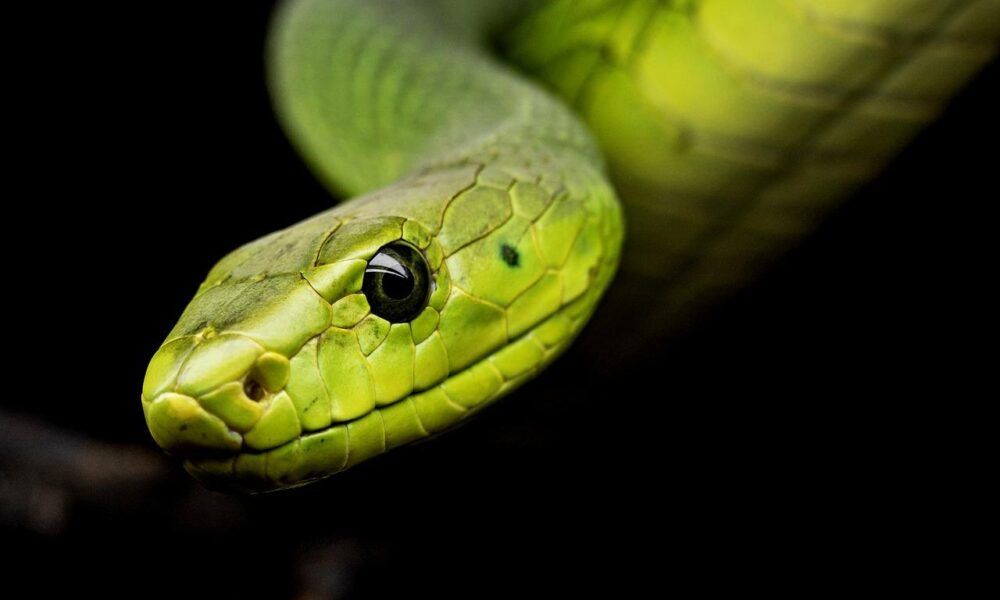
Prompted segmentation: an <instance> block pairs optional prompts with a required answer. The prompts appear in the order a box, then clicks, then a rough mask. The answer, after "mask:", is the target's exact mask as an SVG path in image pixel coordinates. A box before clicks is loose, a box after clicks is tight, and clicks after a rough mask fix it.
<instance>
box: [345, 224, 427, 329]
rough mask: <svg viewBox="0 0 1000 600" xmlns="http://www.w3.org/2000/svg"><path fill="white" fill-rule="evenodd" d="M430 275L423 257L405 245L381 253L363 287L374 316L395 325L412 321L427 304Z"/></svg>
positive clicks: (397, 243)
mask: <svg viewBox="0 0 1000 600" xmlns="http://www.w3.org/2000/svg"><path fill="white" fill-rule="evenodd" d="M429 289H430V273H429V272H428V269H427V263H426V261H425V260H424V256H423V254H421V253H420V251H419V250H417V249H416V248H414V247H412V246H410V245H409V244H405V243H402V242H395V243H392V244H389V245H387V246H383V247H382V248H380V249H379V251H378V252H377V253H375V256H373V257H372V258H371V260H369V261H368V268H367V269H365V278H364V282H363V283H362V286H361V291H362V292H364V294H365V297H366V298H367V299H368V305H369V306H370V307H371V310H372V313H374V314H375V315H377V316H379V317H382V318H383V319H386V320H387V321H390V322H393V323H402V322H406V321H411V320H413V319H415V318H416V317H417V315H419V314H420V313H421V312H422V311H423V309H424V306H425V305H426V304H427V298H428V295H429V294H428V292H429Z"/></svg>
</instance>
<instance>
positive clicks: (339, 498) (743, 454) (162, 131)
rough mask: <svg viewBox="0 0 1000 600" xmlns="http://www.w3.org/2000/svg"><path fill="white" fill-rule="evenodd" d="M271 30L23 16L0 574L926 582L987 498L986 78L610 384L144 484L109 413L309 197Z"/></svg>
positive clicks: (310, 588)
mask: <svg viewBox="0 0 1000 600" xmlns="http://www.w3.org/2000/svg"><path fill="white" fill-rule="evenodd" d="M78 10H79V9H78ZM269 10H270V3H268V2H253V3H249V2H247V3H186V4H185V3H176V4H159V5H154V4H151V5H143V6H142V7H141V8H136V7H132V8H129V9H123V12H118V11H114V10H112V9H111V8H103V9H100V11H101V12H90V13H87V14H74V13H63V12H60V10H59V9H55V8H53V9H52V13H51V14H48V15H41V16H35V20H34V21H31V23H32V24H34V25H37V24H39V23H40V24H41V29H40V31H39V32H37V33H38V35H36V36H34V38H33V39H34V41H33V43H32V44H30V45H27V46H22V47H21V51H20V52H19V53H18V54H17V59H16V62H17V68H16V69H15V70H16V73H15V74H12V77H14V76H17V77H19V78H22V77H23V79H18V81H17V83H12V85H11V90H13V93H12V94H11V96H13V97H14V99H15V100H17V101H19V104H20V103H23V104H24V106H23V107H20V106H19V108H18V110H19V111H20V112H18V113H14V114H13V117H14V118H13V119H12V121H14V123H12V125H14V126H20V127H24V128H25V129H27V135H26V136H25V137H24V138H23V141H20V142H18V144H19V145H17V146H16V148H15V154H16V155H17V156H16V158H15V159H12V160H11V163H10V167H13V169H12V170H13V171H14V172H13V173H12V175H13V177H12V178H11V183H10V187H9V188H8V193H7V194H6V197H7V202H6V203H5V204H6V211H5V213H6V218H5V224H6V229H7V236H6V241H5V243H6V246H7V252H6V254H7V261H8V269H7V270H6V271H7V276H6V277H5V281H6V283H5V286H4V289H5V292H6V293H5V296H6V298H7V299H8V301H9V302H10V306H11V307H10V308H8V309H5V313H6V314H7V316H8V322H7V328H6V331H7V332H8V340H7V341H8V344H7V346H8V348H7V351H8V352H9V354H8V358H7V364H8V369H7V373H6V376H7V382H8V385H7V386H5V387H6V392H5V393H4V394H3V396H2V398H3V399H2V408H0V411H2V412H0V492H2V493H0V517H2V520H0V548H2V549H3V550H4V551H5V554H7V553H10V555H11V556H13V559H7V560H6V562H5V564H4V571H5V572H6V573H8V574H9V575H12V576H13V578H14V580H15V581H17V580H23V581H25V582H29V583H30V584H31V585H32V586H34V589H38V590H47V589H50V588H52V587H63V586H66V587H67V588H69V589H75V590H77V591H84V590H94V591H104V592H113V591H126V592H131V593H135V594H138V593H146V592H150V593H156V594H159V593H163V594H169V595H172V596H174V597H189V596H190V597H197V596H200V595H202V594H207V593H217V594H224V595H225V596H226V597H230V596H237V595H239V596H242V597H256V596H261V595H264V596H270V597H288V596H292V595H298V596H300V597H306V596H307V595H308V594H309V593H315V594H316V595H317V596H318V597H380V596H384V595H387V594H388V593H390V592H399V593H419V594H421V595H422V594H423V593H430V592H434V593H437V594H440V593H445V592H458V593H463V592H464V593H465V594H467V595H473V596H478V595H485V594H486V593H488V592H496V591H498V590H510V591H513V592H518V593H520V592H525V593H528V592H532V591H551V592H553V593H567V592H569V591H570V589H571V588H572V589H580V590H586V591H594V592H598V591H607V592H609V595H615V596H618V595H623V594H625V593H628V592H630V591H631V592H634V593H638V590H644V589H647V588H650V586H652V587H651V589H652V590H656V591H657V592H659V591H660V590H663V591H671V590H673V591H677V590H680V589H682V588H688V587H691V586H695V587H696V589H700V590H702V591H703V592H705V593H710V592H712V591H716V590H718V589H720V588H722V587H725V588H732V587H733V586H735V587H737V588H739V589H756V590H775V591H777V590H786V591H791V590H801V589H809V590H815V589H838V588H839V589H842V590H848V589H849V590H855V589H858V586H859V585H861V583H860V582H861V581H863V580H865V579H866V578H868V577H875V578H877V579H878V580H879V581H880V582H881V583H880V586H887V589H891V588H892V583H891V582H892V581H899V580H906V581H910V582H916V581H930V580H933V579H935V577H936V576H939V575H941V573H939V572H937V571H935V570H934V569H930V570H926V569H923V568H922V567H921V565H923V564H924V563H923V561H925V560H927V557H928V556H934V555H935V553H936V552H938V551H939V549H940V547H941V546H940V544H939V543H938V540H939V539H940V538H939V537H938V536H940V535H944V536H946V537H947V536H948V535H950V534H949V531H950V527H952V526H954V528H956V529H962V528H963V527H964V525H961V520H962V515H961V513H960V512H959V513H955V514H953V513H951V512H950V509H949V510H947V511H945V512H947V513H948V516H946V518H945V521H947V524H945V521H940V520H938V519H937V518H939V517H941V516H942V514H941V513H942V510H944V509H942V508H941V505H939V504H937V501H936V500H935V501H931V499H932V498H935V499H936V498H940V497H941V496H942V494H943V495H944V496H945V497H948V498H951V499H952V500H956V499H957V500H958V504H963V501H962V500H961V499H962V498H965V497H968V498H970V501H971V500H972V499H974V498H975V496H976V492H975V487H976V485H978V482H979V481H981V480H982V479H983V477H981V476H977V475H975V474H974V473H971V468H970V466H969V465H970V462H971V461H972V460H974V459H975V457H976V455H977V454H978V452H979V449H978V447H977V446H976V444H977V442H978V441H979V439H980V438H979V435H978V434H976V433H973V432H974V431H975V427H974V425H975V421H976V420H977V417H976V416H975V408H974V404H973V405H972V406H971V407H970V408H969V410H968V411H966V409H965V408H964V407H966V406H967V403H969V401H970V400H972V401H979V402H984V401H986V400H987V399H988V397H989V395H990V393H988V392H987V391H985V390H988V389H990V388H989V387H984V388H979V387H976V385H975V384H974V379H975V378H976V377H977V376H979V375H982V374H983V373H984V372H988V370H989V369H990V365H989V362H990V361H989V356H990V354H989V353H990V352H992V350H989V349H988V347H989V345H990V343H991V342H989V341H988V340H989V336H988V331H990V330H991V328H990V327H989V326H988V324H987V321H988V319H987V315H988V313H987V311H986V309H987V308H990V309H991V308H993V307H992V306H990V301H989V298H990V296H988V295H987V291H986V290H987V289H988V285H989V284H991V283H992V280H994V279H995V273H996V271H995V267H994V265H993V264H992V261H991V260H990V259H989V257H988V254H987V250H988V248H989V246H990V245H991V242H992V239H994V237H995V233H991V232H990V231H989V230H990V227H991V221H992V213H993V211H994V209H993V205H994V204H995V203H996V200H997V188H996V183H995V175H996V173H995V172H996V169H997V155H996V150H995V146H994V144H995V140H996V139H997V133H998V128H997V117H996V107H997V106H998V99H1000V92H998V88H997V85H996V80H997V70H998V67H997V65H996V64H994V65H992V66H991V67H990V68H989V69H988V70H987V71H986V72H984V73H983V75H982V76H980V77H979V78H978V79H977V80H976V81H975V82H974V83H973V84H972V85H971V86H970V87H969V88H968V89H967V90H966V91H965V92H964V93H963V94H961V95H960V96H959V97H958V98H957V99H956V100H955V101H954V102H953V104H952V105H951V106H950V108H949V110H948V111H947V113H946V115H945V116H944V118H943V119H942V120H941V121H939V122H938V123H936V124H935V125H933V126H932V127H930V128H929V129H927V130H926V131H925V132H924V133H923V134H922V135H921V136H920V138H919V139H918V140H917V141H916V142H915V143H914V144H913V145H912V146H911V147H909V148H908V149H907V150H906V151H905V152H904V153H903V154H902V155H901V156H900V157H899V158H898V159H897V160H896V161H895V162H894V163H893V164H892V166H891V167H890V168H889V169H888V170H887V171H886V172H885V174H884V175H883V176H882V177H880V178H879V179H878V180H876V181H874V182H873V183H871V184H870V185H869V186H867V187H866V188H865V189H863V190H862V191H861V192H860V193H858V194H856V195H855V196H854V197H853V198H851V199H850V200H849V201H848V202H847V203H845V204H844V205H843V206H842V207H841V208H840V209H838V210H837V211H836V212H835V213H834V214H832V215H831V216H830V218H829V219H827V220H826V221H825V222H824V224H823V225H822V226H821V227H820V228H819V229H818V230H817V231H816V232H815V234H813V235H812V236H811V237H810V238H809V239H807V240H806V241H805V242H804V243H803V244H802V245H801V246H800V247H799V248H797V249H796V250H794V251H793V252H791V253H789V254H788V255H787V256H786V257H784V258H783V259H782V260H781V261H780V262H779V263H778V264H777V265H776V266H775V267H774V268H773V269H772V270H770V271H769V272H768V273H766V274H765V275H764V276H763V277H761V278H760V279H759V280H758V281H757V282H756V283H755V284H754V285H753V286H752V287H750V288H748V289H746V290H744V291H742V292H741V293H739V294H738V295H737V296H736V297H734V298H733V299H731V300H730V301H728V302H727V303H726V304H725V305H723V306H721V307H720V308H719V309H717V310H715V311H713V312H712V314H711V315H709V317H708V318H707V319H706V322H705V323H704V324H703V325H702V326H701V327H699V328H698V329H697V330H696V331H694V332H693V333H691V334H689V335H686V336H684V337H681V338H675V339H671V340H668V341H666V342H665V343H664V345H663V347H662V348H661V350H660V351H659V352H658V353H653V354H650V355H648V356H646V357H645V358H644V359H643V360H642V361H641V362H640V363H637V364H635V365H634V367H632V368H631V369H630V370H629V371H628V372H627V373H625V374H622V375H620V376H615V377H614V378H608V377H605V376H603V375H601V374H600V373H599V372H596V371H593V370H590V369H588V368H587V367H586V364H587V363H586V362H585V361H584V360H583V359H582V358H581V357H580V356H578V355H577V354H576V353H574V352H572V351H571V352H570V353H569V354H568V355H567V356H566V357H564V358H563V359H561V360H560V361H559V362H558V363H557V364H556V365H554V366H553V367H552V368H551V369H550V370H549V371H547V372H546V373H545V374H544V375H543V376H542V377H541V378H540V379H539V380H538V381H537V382H536V383H535V385H533V386H529V387H527V388H525V389H524V390H522V391H521V392H518V393H517V394H515V395H514V396H512V397H511V398H509V399H507V400H505V401H504V402H502V403H500V404H499V405H498V406H496V407H495V408H493V409H491V410H490V411H488V412H487V413H486V414H485V415H484V416H482V417H481V418H479V419H477V420H475V421H474V422H472V423H470V424H468V425H466V426H464V427H462V428H460V429H459V430H457V431H455V432H453V433H450V434H449V435H446V436H443V437H440V438H438V439H436V440H434V441H432V442H429V443H425V444H420V445H417V446H415V447H413V448H410V449H408V450H404V451H398V452H395V453H391V454H389V455H387V456H385V457H382V458H380V459H377V460H375V461H373V462H372V463H370V464H368V465H365V466H363V467H361V468H358V469H355V470H353V471H351V472H348V473H345V474H343V475H340V476H338V477H336V478H334V479H332V480H328V481H326V482H323V483H321V484H317V485H314V486H310V487H308V488H305V489H302V490H298V491H293V492H290V493H285V494H280V495H274V496H268V497H255V498H236V497H230V496H224V495H221V494H215V493H213V492H207V491H204V490H202V489H201V488H199V487H198V486H196V485H195V484H193V483H192V482H191V481H189V479H188V478H187V476H186V475H185V474H183V473H182V472H181V471H180V469H179V467H178V466H177V465H173V464H169V463H167V462H166V461H165V459H162V458H161V457H160V455H159V453H158V452H156V451H155V448H154V447H153V444H152V442H151V440H150V439H149V437H148V433H147V432H146V428H145V425H144V423H143V419H142V412H141V409H140V406H139V398H138V394H139V387H140V384H141V380H142V375H143V373H144V370H145V366H146V362H147V360H148V358H149V357H150V356H151V355H152V353H153V352H154V351H155V350H156V348H157V347H158V345H159V343H160V342H161V341H162V339H163V337H164V336H165V335H166V333H167V332H168V331H169V329H170V327H171V326H172V325H173V322H174V320H175V319H176V317H177V316H178V315H179V314H180V312H181V310H182V309H183V307H184V305H185V304H186V303H187V301H188V300H189V298H190V296H191V295H192V293H193V291H194V290H195V288H196V287H197V285H198V283H200V281H201V278H202V277H203V276H204V275H205V273H207V271H208V269H209V267H210V266H211V265H212V264H213V263H214V261H215V260H216V259H218V258H219V257H221V256H222V255H223V254H224V253H226V252H227V251H229V250H231V249H232V248H234V247H236V246H237V245H239V244H241V243H243V242H245V241H247V240H250V239H253V238H255V237H258V236H260V235H263V234H265V233H268V232H270V231H272V230H274V229H276V228H277V227H279V226H284V225H287V224H290V223H293V222H295V221H297V220H299V219H302V218H305V217H308V216H311V215H312V214H315V213H316V212H318V211H320V210H323V209H325V208H326V207H328V206H329V205H330V204H331V199H330V197H329V195H328V194H327V192H326V191H324V190H323V189H322V188H321V187H320V186H319V185H318V184H317V183H316V182H315V181H314V180H313V178H312V177H311V175H310V174H309V173H308V172H307V170H306V169H305V167H304V166H303V165H302V164H301V162H300V161H299V159H298V158H297V157H296V155H295V154H294V152H293V151H292V150H291V148H290V146H289V144H288V143H287V141H286V140H285V138H284V137H283V135H282V133H281V132H280V130H279V128H278V126H277V124H276V123H275V120H274V117H273V115H272V111H271V108H270V106H269V102H268V98H267V93H266V89H265V87H264V77H263V64H264V63H263V35H264V32H265V31H266V24H267V16H268V13H269ZM15 181H16V182H17V183H15ZM993 393H995V392H993ZM94 457H97V458H94ZM130 457H131V458H130ZM84 459H86V460H91V459H93V460H94V461H96V462H94V463H93V464H92V465H91V467H93V468H92V469H91V471H88V469H87V466H86V465H83V466H80V465H79V464H77V463H79V462H80V461H84ZM98 459H99V460H98ZM67 461H68V463H70V464H72V465H74V466H73V467H72V468H69V467H66V466H65V465H66V464H67ZM74 461H75V462H74ZM102 461H103V462H102ZM94 465H97V466H96V467H94ZM123 465H125V466H123ZM129 465H131V467H129V468H134V469H137V471H136V472H138V473H140V475H138V476H136V478H135V479H134V480H131V484H130V483H129V481H130V480H129V475H128V473H129V472H130V471H129V470H128V468H127V467H128V466H129ZM136 465H138V466H136ZM94 469H97V470H99V471H100V470H108V469H110V470H113V471H116V472H118V473H119V474H121V476H119V477H113V476H112V477H110V478H107V479H102V477H101V475H100V474H95V473H94V472H92V471H93V470H94ZM988 473H990V475H993V474H995V469H994V470H993V471H988ZM987 479H988V478H987ZM38 506H42V507H43V509H38ZM32 507H34V508H32ZM44 507H48V508H44ZM39 510H41V512H40V513H39V512H38V511H39ZM46 511H48V512H46ZM26 515H27V516H26ZM949 519H954V521H950V520H949ZM802 581H806V582H808V583H806V584H802V583H801V582H802ZM11 585H13V584H11ZM800 585H807V586H808V587H806V588H800V587H799V586H800Z"/></svg>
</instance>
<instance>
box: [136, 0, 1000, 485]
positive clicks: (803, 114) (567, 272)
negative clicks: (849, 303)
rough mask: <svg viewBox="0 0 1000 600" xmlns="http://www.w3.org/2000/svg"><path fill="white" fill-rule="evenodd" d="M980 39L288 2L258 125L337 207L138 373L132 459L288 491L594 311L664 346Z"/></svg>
mask: <svg viewBox="0 0 1000 600" xmlns="http://www.w3.org/2000/svg"><path fill="white" fill-rule="evenodd" d="M998 38H1000V2H998V1H997V0H877V1H876V0H870V1H865V0H661V1H656V0H552V1H549V2H532V1H524V2H502V3H501V2H480V1H476V2H462V1H461V0H425V1H417V0H395V1H393V0H291V1H289V2H286V3H285V4H284V5H283V6H282V7H281V8H280V9H279V10H278V12H277V14H276V16H275V18H274V22H273V30H272V32H271V37H270V50H269V58H270V70H271V89H272V92H273V97H274V103H275V106H276V109H277V112H278V114H279V117H280V119H281V121H282V123H283V125H284V127H285V130H286V132H287V133H288V135H289V137H290V138H291V139H292V141H293V142H294V144H295V145H296V147H297V149H298V150H299V152H300V153H301V155H302V156H303V157H304V159H305V160H306V161H307V162H308V164H309V165H310V166H311V167H312V169H313V170H314V171H315V173H316V174H317V175H318V177H320V178H321V179H322V180H323V182H324V183H325V184H327V186H328V187H329V188H330V189H331V190H333V191H334V192H335V193H336V194H337V195H338V196H339V197H346V198H350V200H348V201H345V202H343V203H341V204H339V205H337V206H335V207H334V208H332V209H330V210H328V211H326V212H323V213H321V214H318V215H316V216H314V217H312V218H310V219H308V220H306V221H303V222H301V223H298V224H295V225H292V226H290V227H287V228H285V229H282V230H280V231H276V232H275V233H272V234H271V235H268V236H266V237H264V238H262V239H259V240H256V241H253V242H250V243H249V244H247V245H245V246H243V247H241V248H238V249H237V250H235V251H233V252H232V253H230V254H229V255H228V256H226V257H224V258H223V259H222V260H221V261H219V263H218V264H217V265H216V266H215V267H214V268H213V269H212V270H211V272H210V273H209V274H208V276H207V278H206V279H205V281H204V283H203V284H202V285H201V287H200V288H199V289H198V291H197V293H196V295H195V297H194V299H193V300H192V301H191V302H190V304H189V306H188V307H187V309H186V310H185V311H184V313H183V315H182V316H181V318H180V320H179V322H178V323H177V325H176V327H174V329H173V331H171V332H170V333H169V335H168V336H167V339H166V341H165V342H164V343H163V345H162V346H161V347H160V349H159V350H158V351H157V352H156V354H155V355H154V356H153V358H152V360H151V361H150V363H149V367H148V370H147V373H146V377H145V380H144V382H143V386H142V407H143V411H144V414H145V417H146V422H147V424H148V426H149V430H150V432H151V434H152V437H153V439H154V440H155V441H156V443H157V444H158V445H159V446H161V447H162V448H163V449H164V450H166V451H167V452H168V453H170V454H172V455H175V456H178V457H180V458H182V459H183V460H184V465H185V467H186V469H187V470H188V471H189V472H190V473H192V474H193V475H194V476H195V477H197V478H198V479H201V480H203V481H206V482H208V483H211V484H217V485H222V486H227V487H232V488H238V489H244V490H249V491H268V490H273V489H280V488H285V487H292V486H296V485H301V484H304V483H307V482H310V481H314V480H316V479H320V478H323V477H326V476H329V475H331V474H334V473H337V472H340V471H343V470H344V469H347V468H349V467H351V466H353V465H356V464H358V463H360V462H363V461H365V460H367V459H369V458H372V457H375V456H378V455H380V454H382V453H384V452H386V451H388V450H389V449H392V448H395V447H398V446H402V445H405V444H408V443H411V442H414V441H417V440H420V439H423V438H427V437H429V436H432V435H435V434H437V433H439V432H442V431H444V430H446V429H448V428H450V427H452V426H454V425H456V424H458V423H459V422H461V421H463V420H465V419H467V418H468V417H469V416H470V415H472V414H474V413H476V412H478V411H480V410H481V409H483V408H484V407H486V406H488V405H490V404H492V403H493V402H494V401H496V400H497V399H498V398H501V397H502V396H504V395H506V394H509V393H510V392H511V391H512V390H514V389H515V388H517V387H518V386H520V385H522V384H523V383H525V382H526V381H528V380H529V379H531V378H532V377H533V376H535V375H537V374H538V373H539V372H540V371H542V370H543V369H544V368H545V367H546V365H548V364H549V363H551V362H552V361H553V360H554V359H555V358H556V357H557V356H558V355H559V354H560V353H561V352H562V351H563V350H565V349H566V348H567V346H568V345H570V344H571V342H572V341H573V339H574V337H575V336H576V335H577V334H578V333H579V332H580V331H581V329H582V328H583V327H584V326H585V325H586V324H587V323H588V321H589V320H590V318H591V316H592V314H594V313H595V311H596V312H597V313H599V315H600V318H598V319H595V323H594V326H595V327H603V328H604V330H605V331H607V332H608V333H607V335H605V336H602V337H601V339H603V340H606V341H605V343H606V344H607V345H608V347H607V348H605V351H607V352H609V353H614V352H615V340H616V339H625V338H628V339H629V342H630V343H629V346H630V347H632V348H642V347H643V344H649V343H653V342H655V341H657V340H661V339H663V336H664V335H666V334H668V333H669V332H670V331H672V330H673V329H676V328H677V327H678V326H679V324H684V323H687V322H689V321H690V319H691V318H692V315H693V314H695V312H696V311H697V310H698V309H699V307H703V306H705V305H706V304H708V303H710V302H711V301H712V300H713V299H714V298H718V297H719V296H720V295H722V294H723V293H724V292H725V291H726V290H729V289H732V288H733V287H735V286H737V285H739V284H740V283H742V282H743V281H746V280H748V279H749V278H751V277H752V276H753V275H754V274H755V273H756V272H758V271H759V270H760V269H761V268H762V267H763V265H766V264H767V261H768V260H769V259H770V258H771V257H773V256H774V255H776V254H777V253H778V252H780V251H781V250H782V249H783V248H786V247H788V246H790V245H791V244H792V243H794V242H795V241H796V240H797V239H799V238H801V236H803V235H804V234H806V233H807V232H808V231H809V230H810V229H811V228H812V227H813V225H814V224H815V223H816V221H817V220H818V219H819V218H821V217H822V215H823V214H824V212H826V211H827V210H828V209H829V208H830V207H832V206H834V205H835V204H836V203H837V202H839V201H841V200H842V199H844V198H845V197H846V196H848V195H849V194H850V193H851V192H852V191H853V190H854V189H856V188H857V187H858V186H860V185H861V184H863V183H865V182H866V181H868V180H870V179H871V178H872V177H873V176H874V175H875V174H877V173H878V172H879V171H880V169H881V168H882V167H883V166H884V165H885V164H886V163H887V162H888V161H889V160H890V159H891V158H892V157H893V156H894V155H895V154H896V153H897V152H898V151H899V150H900V149H901V148H902V147H903V146H904V145H905V144H906V143H907V142H908V141H909V140H910V139H911V138H912V137H913V136H914V135H915V134H916V133H917V132H918V131H919V130H920V129H921V128H922V127H923V126H924V125H925V124H927V123H928V122H930V121H932V120H933V119H934V118H935V117H936V116H937V115H938V114H939V113H940V111H941V110H942V109H943V107H944V106H945V105H946V103H947V102H948V100H949V98H950V97H951V96H952V95H953V94H954V93H955V92H956V91H957V90H958V89H960V88H961V87H962V86H963V84H964V83H965V82H966V81H968V80H969V79H970V78H971V77H972V76H973V75H974V74H975V73H976V72H977V71H978V70H979V69H980V68H981V67H982V66H983V65H984V64H986V63H987V62H988V61H990V60H991V59H992V58H993V57H994V56H995V54H996V50H997V40H998ZM626 223H627V224H628V228H629V233H628V236H626V235H625V224H626ZM619 264H620V267H621V268H620V269H619ZM616 272H617V277H616ZM609 287H611V288H613V289H614V290H615V293H613V294H610V295H609V297H610V301H609V302H604V303H602V304H601V306H600V308H598V304H599V301H600V300H601V298H602V296H603V295H604V293H605V291H606V290H608V288H609ZM639 306H641V307H643V308H642V310H641V311H638V309H637V307H639ZM640 314H641V316H638V315H640Z"/></svg>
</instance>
